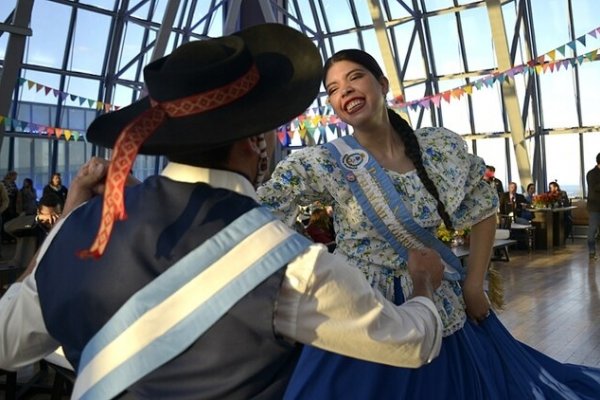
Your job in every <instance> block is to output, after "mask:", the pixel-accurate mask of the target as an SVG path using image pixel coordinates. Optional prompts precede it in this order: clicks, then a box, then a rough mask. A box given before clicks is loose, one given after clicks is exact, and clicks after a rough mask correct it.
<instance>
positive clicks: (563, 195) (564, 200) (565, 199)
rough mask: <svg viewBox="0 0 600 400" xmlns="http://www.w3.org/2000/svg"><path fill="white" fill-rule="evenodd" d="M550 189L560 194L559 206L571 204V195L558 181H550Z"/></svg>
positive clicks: (551, 191) (553, 192)
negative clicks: (562, 188)
mask: <svg viewBox="0 0 600 400" xmlns="http://www.w3.org/2000/svg"><path fill="white" fill-rule="evenodd" d="M548 191H549V192H550V193H552V194H556V195H557V196H558V206H559V207H566V206H568V205H570V204H571V201H570V200H569V195H568V194H567V192H565V191H564V190H561V188H560V185H559V184H558V182H556V181H553V182H550V184H549V185H548Z"/></svg>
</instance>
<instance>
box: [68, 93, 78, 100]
mask: <svg viewBox="0 0 600 400" xmlns="http://www.w3.org/2000/svg"><path fill="white" fill-rule="evenodd" d="M69 98H70V99H71V101H75V99H76V98H77V96H76V95H74V94H72V95H70V96H69Z"/></svg>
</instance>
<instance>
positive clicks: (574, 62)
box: [569, 57, 577, 67]
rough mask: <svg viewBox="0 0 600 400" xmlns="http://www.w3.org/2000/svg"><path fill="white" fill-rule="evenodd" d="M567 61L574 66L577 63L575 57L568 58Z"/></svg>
mask: <svg viewBox="0 0 600 400" xmlns="http://www.w3.org/2000/svg"><path fill="white" fill-rule="evenodd" d="M569 62H570V63H571V67H574V66H576V65H577V59H576V58H575V57H573V58H570V59H569Z"/></svg>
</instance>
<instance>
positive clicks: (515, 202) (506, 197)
mask: <svg viewBox="0 0 600 400" xmlns="http://www.w3.org/2000/svg"><path fill="white" fill-rule="evenodd" d="M513 196H514V197H513V198H512V199H511V197H510V193H509V192H505V193H502V196H500V214H506V215H507V214H510V213H511V212H514V215H515V216H516V217H520V216H521V214H522V213H523V204H525V203H527V201H526V200H525V196H523V195H522V194H520V193H515V194H514V195H513Z"/></svg>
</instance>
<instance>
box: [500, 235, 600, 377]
mask: <svg viewBox="0 0 600 400" xmlns="http://www.w3.org/2000/svg"><path fill="white" fill-rule="evenodd" d="M494 266H495V267H496V268H497V269H498V270H499V271H500V272H501V273H502V275H503V277H504V292H505V306H504V309H503V310H502V311H500V312H498V315H499V317H500V319H501V320H502V322H503V323H504V324H505V326H506V327H507V328H508V330H509V331H510V332H511V333H512V334H513V335H514V336H515V337H516V338H517V339H519V340H521V341H523V342H525V343H527V344H529V345H530V346H532V347H534V348H536V349H538V350H540V351H542V352H544V353H546V354H547V355H549V356H551V357H553V358H555V359H556V360H558V361H561V362H568V363H574V364H584V365H589V366H595V367H600V294H599V287H600V271H599V269H600V260H597V261H593V260H589V258H588V252H587V246H586V241H585V239H575V242H574V243H571V241H570V240H569V241H568V243H567V245H566V246H565V247H563V248H561V249H559V250H554V251H550V252H547V251H535V252H533V253H528V252H527V251H521V250H512V249H511V250H510V261H509V262H495V263H494Z"/></svg>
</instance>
